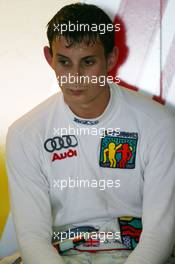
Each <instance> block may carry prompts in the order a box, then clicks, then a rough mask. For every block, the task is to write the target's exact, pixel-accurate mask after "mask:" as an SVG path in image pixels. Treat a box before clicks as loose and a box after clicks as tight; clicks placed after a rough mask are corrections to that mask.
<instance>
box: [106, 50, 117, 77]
mask: <svg viewBox="0 0 175 264" xmlns="http://www.w3.org/2000/svg"><path fill="white" fill-rule="evenodd" d="M117 58H118V49H117V47H114V48H113V50H112V51H111V52H110V53H109V54H108V55H107V71H108V72H109V71H111V70H112V69H113V67H114V66H115V65H116V63H117Z"/></svg>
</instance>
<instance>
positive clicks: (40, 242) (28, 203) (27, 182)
mask: <svg viewBox="0 0 175 264" xmlns="http://www.w3.org/2000/svg"><path fill="white" fill-rule="evenodd" d="M27 134H30V133H29V132H28V133H27ZM40 148H41V147H40ZM6 166H7V173H8V181H9V189H10V202H11V211H12V217H13V220H14V225H15V230H16V234H17V240H18V242H19V247H20V251H21V254H22V258H23V263H24V264H36V263H37V264H62V263H63V260H62V258H61V256H60V255H59V254H58V252H57V251H56V249H55V248H54V247H53V246H52V244H51V236H52V214H51V204H50V199H49V184H48V182H47V179H46V177H45V175H44V172H43V169H42V168H43V166H42V164H41V154H40V150H39V148H38V147H37V142H34V141H33V140H28V139H27V138H26V137H24V135H23V134H22V133H19V132H18V131H17V129H16V128H14V127H13V128H10V129H9V131H8V134H7V139H6Z"/></svg>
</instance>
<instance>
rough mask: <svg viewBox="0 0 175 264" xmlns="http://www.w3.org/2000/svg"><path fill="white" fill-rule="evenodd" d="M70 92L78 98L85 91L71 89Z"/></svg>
mask: <svg viewBox="0 0 175 264" xmlns="http://www.w3.org/2000/svg"><path fill="white" fill-rule="evenodd" d="M70 92H71V94H73V95H76V96H78V95H81V94H82V93H83V92H84V91H83V90H72V89H70Z"/></svg>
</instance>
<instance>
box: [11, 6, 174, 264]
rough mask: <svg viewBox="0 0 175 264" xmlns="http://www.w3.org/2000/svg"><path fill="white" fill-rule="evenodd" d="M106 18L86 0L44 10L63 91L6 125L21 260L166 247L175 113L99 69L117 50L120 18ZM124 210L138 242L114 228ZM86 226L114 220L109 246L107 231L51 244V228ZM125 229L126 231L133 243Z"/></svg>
mask: <svg viewBox="0 0 175 264" xmlns="http://www.w3.org/2000/svg"><path fill="white" fill-rule="evenodd" d="M111 23H112V22H111V20H110V19H109V17H108V16H107V15H106V14H105V13H104V12H103V11H102V10H101V9H99V8H98V7H96V6H94V5H87V4H72V5H68V6H65V7H64V8H62V9H61V10H60V11H59V12H58V13H57V14H56V15H55V16H54V17H53V18H52V20H51V21H50V22H49V23H48V30H47V36H48V40H49V47H44V54H45V58H46V60H47V62H48V63H49V65H50V66H51V67H52V69H53V70H54V72H55V74H56V78H57V80H58V83H59V85H60V88H61V92H59V93H56V94H55V95H53V96H51V97H50V98H49V99H47V100H46V101H45V102H43V103H42V104H40V105H39V106H37V107H36V108H34V109H33V110H32V111H30V112H29V113H27V114H26V115H24V116H23V117H22V118H20V119H19V120H17V121H16V122H15V123H14V124H13V125H12V126H11V127H10V129H9V132H8V136H7V169H8V175H9V185H10V194H11V207H12V214H13V218H14V222H15V227H16V232H17V237H18V241H19V245H20V250H21V253H22V257H23V261H24V263H25V264H35V263H37V264H40V263H42V264H58V263H107V262H109V263H111V264H112V263H126V264H141V263H142V264H165V263H166V261H167V259H168V257H169V256H170V254H171V252H172V248H173V244H174V231H175V206H174V204H175V175H174V173H175V141H174V132H175V122H174V118H173V116H172V115H171V114H170V113H169V112H168V111H167V110H166V109H165V108H164V107H163V106H160V105H158V104H157V103H156V102H153V101H150V100H148V99H146V98H144V97H142V96H140V95H137V94H135V93H134V92H131V91H128V90H126V89H124V88H122V87H120V86H118V85H116V84H114V83H112V82H111V78H110V79H108V78H107V76H108V73H109V71H110V70H111V69H112V68H113V67H114V65H115V63H116V59H117V50H116V48H115V47H114V33H115V30H118V26H116V25H114V26H112V27H111ZM80 25H82V26H81V30H80ZM83 25H86V26H85V27H83ZM101 25H102V26H101ZM102 28H103V32H102ZM104 29H105V32H104ZM102 77H105V78H103V80H105V81H104V82H103V83H101V80H102ZM63 130H64V133H63ZM82 131H84V134H82ZM74 132H75V133H74ZM80 132H81V133H80ZM87 132H88V133H87ZM83 181H84V187H83V186H82V185H81V184H82V182H83ZM80 182H81V184H80ZM101 183H103V186H102V185H101ZM101 187H103V188H101ZM124 216H127V217H124ZM122 217H123V218H122ZM132 217H134V218H132ZM122 219H123V222H122ZM128 219H129V220H128ZM131 219H134V220H133V221H137V228H136V229H134V227H131V226H129V224H128V225H126V226H127V228H128V226H129V228H130V230H137V232H139V230H140V229H141V228H140V227H139V224H138V223H140V222H141V221H140V222H139V219H141V220H142V225H143V227H142V232H141V236H140V240H139V243H138V244H137V243H136V239H135V238H134V235H135V233H134V231H133V236H132V234H131V235H130V236H129V235H128V236H126V233H124V232H123V233H122V224H123V223H124V220H127V221H128V222H127V223H129V221H130V220H131ZM119 225H120V229H117V228H118V227H119ZM86 226H90V227H92V228H94V230H102V231H106V232H108V231H111V230H114V231H118V230H120V231H121V238H120V241H118V242H117V243H116V245H115V247H116V248H115V247H114V248H112V249H116V250H114V251H112V250H111V247H110V243H113V242H114V241H113V242H110V243H108V242H109V241H108V240H107V243H106V244H104V243H103V244H102V243H101V242H100V244H102V245H101V248H104V246H105V248H104V251H102V252H101V251H99V252H98V250H96V251H97V252H96V253H90V252H88V250H87V248H86V250H84V251H85V252H82V250H81V249H82V248H81V245H80V246H79V248H78V247H77V248H78V249H79V251H77V248H75V249H71V247H70V249H69V250H68V251H66V252H65V251H64V250H63V248H62V253H61V252H60V254H59V253H58V252H57V250H56V249H55V248H54V247H53V246H52V243H51V238H52V233H53V231H54V230H57V231H59V232H62V231H66V230H68V229H70V228H75V227H78V228H85V227H86ZM112 226H113V227H114V228H113V227H112ZM126 226H125V227H126ZM129 228H128V229H126V230H125V231H127V232H128V234H129V232H130V231H129ZM139 228H140V229H139ZM115 229H116V230H115ZM130 233H132V232H130ZM124 238H127V239H130V241H129V242H133V241H134V243H135V244H134V243H133V248H130V246H128V244H127V243H128V241H126V240H125V239H124ZM90 241H91V242H88V243H90V244H91V245H92V244H93V240H90ZM69 242H70V240H69ZM97 242H98V241H96V242H94V243H96V244H95V247H96V249H98V246H99V245H98V243H97ZM120 242H121V243H123V248H122V249H125V250H120V247H122V246H121V243H120ZM137 242H138V241H137ZM119 244H120V246H119ZM86 245H87V244H86ZM130 245H131V244H130ZM88 246H89V244H88ZM88 246H87V247H88ZM60 248H61V246H60ZM66 249H67V248H66ZM131 249H132V250H131ZM108 251H109V252H108Z"/></svg>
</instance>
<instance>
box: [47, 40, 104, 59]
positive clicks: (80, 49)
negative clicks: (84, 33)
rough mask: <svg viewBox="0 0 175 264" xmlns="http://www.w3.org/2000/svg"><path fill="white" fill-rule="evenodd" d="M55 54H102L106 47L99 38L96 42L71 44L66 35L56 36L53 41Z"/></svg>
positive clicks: (68, 55) (73, 55) (71, 55)
mask: <svg viewBox="0 0 175 264" xmlns="http://www.w3.org/2000/svg"><path fill="white" fill-rule="evenodd" d="M52 51H53V56H54V55H56V54H58V53H59V54H63V55H65V56H67V57H76V56H78V57H81V56H82V57H84V56H90V55H92V56H102V55H103V54H104V47H103V45H102V43H101V41H100V40H99V39H97V40H96V41H95V42H91V43H89V44H87V43H86V42H85V41H83V42H81V43H73V44H72V45H70V43H69V42H67V40H66V39H65V37H59V38H56V39H55V40H54V41H53V43H52Z"/></svg>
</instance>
